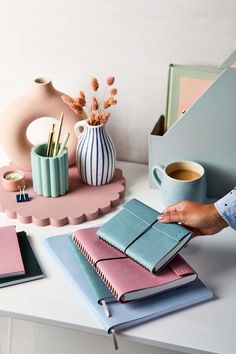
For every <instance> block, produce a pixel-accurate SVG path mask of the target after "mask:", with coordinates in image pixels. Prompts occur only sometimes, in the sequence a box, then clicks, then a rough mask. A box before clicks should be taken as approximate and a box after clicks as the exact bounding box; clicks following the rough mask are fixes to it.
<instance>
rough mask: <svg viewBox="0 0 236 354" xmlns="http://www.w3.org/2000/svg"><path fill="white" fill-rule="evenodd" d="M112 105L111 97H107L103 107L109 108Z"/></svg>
mask: <svg viewBox="0 0 236 354" xmlns="http://www.w3.org/2000/svg"><path fill="white" fill-rule="evenodd" d="M110 106H111V103H110V99H109V98H106V99H105V100H104V103H103V107H104V109H106V108H108V107H110Z"/></svg>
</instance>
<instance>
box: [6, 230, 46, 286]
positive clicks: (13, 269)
mask: <svg viewBox="0 0 236 354" xmlns="http://www.w3.org/2000/svg"><path fill="white" fill-rule="evenodd" d="M40 278H43V272H42V270H41V268H40V265H39V263H38V261H37V259H36V257H35V254H34V252H33V249H32V247H31V245H30V242H29V240H28V237H27V235H26V233H25V232H24V231H22V232H16V229H15V227H14V226H4V227H0V288H3V287H6V286H10V285H14V284H20V283H25V282H28V281H31V280H36V279H40Z"/></svg>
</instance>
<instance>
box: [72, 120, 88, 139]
mask: <svg viewBox="0 0 236 354" xmlns="http://www.w3.org/2000/svg"><path fill="white" fill-rule="evenodd" d="M85 121H86V119H83V120H80V121H79V122H77V123H75V125H74V132H75V135H76V136H77V138H78V137H79V136H80V134H83V132H84V129H83V131H82V132H80V129H79V128H80V127H83V128H84V124H85Z"/></svg>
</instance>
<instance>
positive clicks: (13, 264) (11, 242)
mask: <svg viewBox="0 0 236 354" xmlns="http://www.w3.org/2000/svg"><path fill="white" fill-rule="evenodd" d="M23 274H25V268H24V264H23V261H22V257H21V252H20V247H19V243H18V238H17V234H16V229H15V227H14V226H4V227H0V278H6V277H10V276H16V275H23Z"/></svg>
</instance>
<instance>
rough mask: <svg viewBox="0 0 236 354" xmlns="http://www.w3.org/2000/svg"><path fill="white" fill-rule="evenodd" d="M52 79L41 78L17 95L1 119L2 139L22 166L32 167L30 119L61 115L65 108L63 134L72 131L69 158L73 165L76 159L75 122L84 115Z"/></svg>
mask: <svg viewBox="0 0 236 354" xmlns="http://www.w3.org/2000/svg"><path fill="white" fill-rule="evenodd" d="M62 95H63V93H62V92H60V91H57V90H56V89H55V88H54V87H53V85H52V83H51V81H49V80H46V79H43V78H37V79H35V80H34V84H33V86H32V88H31V89H30V90H29V91H28V92H26V93H25V94H23V95H22V96H21V97H19V98H17V99H16V100H15V101H14V102H13V103H12V104H11V105H10V107H9V108H8V109H7V111H6V112H5V114H4V115H3V116H2V117H1V119H0V143H1V145H2V146H3V148H4V150H5V152H6V153H7V155H8V157H9V158H10V159H11V161H12V162H14V163H15V164H16V165H17V166H19V167H20V168H22V169H26V170H31V161H30V152H31V148H32V144H31V143H30V142H29V140H28V139H27V136H26V131H27V128H28V126H29V125H30V123H32V122H33V121H34V120H36V119H38V118H41V117H52V118H55V119H58V120H59V119H60V116H61V113H62V112H64V122H63V128H62V133H61V136H62V137H63V136H64V135H65V134H66V133H67V132H69V133H70V139H69V142H68V160H69V165H72V164H73V163H74V162H75V160H76V144H77V139H76V136H75V135H74V125H75V123H76V122H78V121H79V120H80V118H79V117H78V116H77V115H76V114H75V113H74V112H73V111H72V110H71V109H70V108H69V107H68V105H67V104H65V103H64V102H63V101H62V99H61V96H62Z"/></svg>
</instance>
